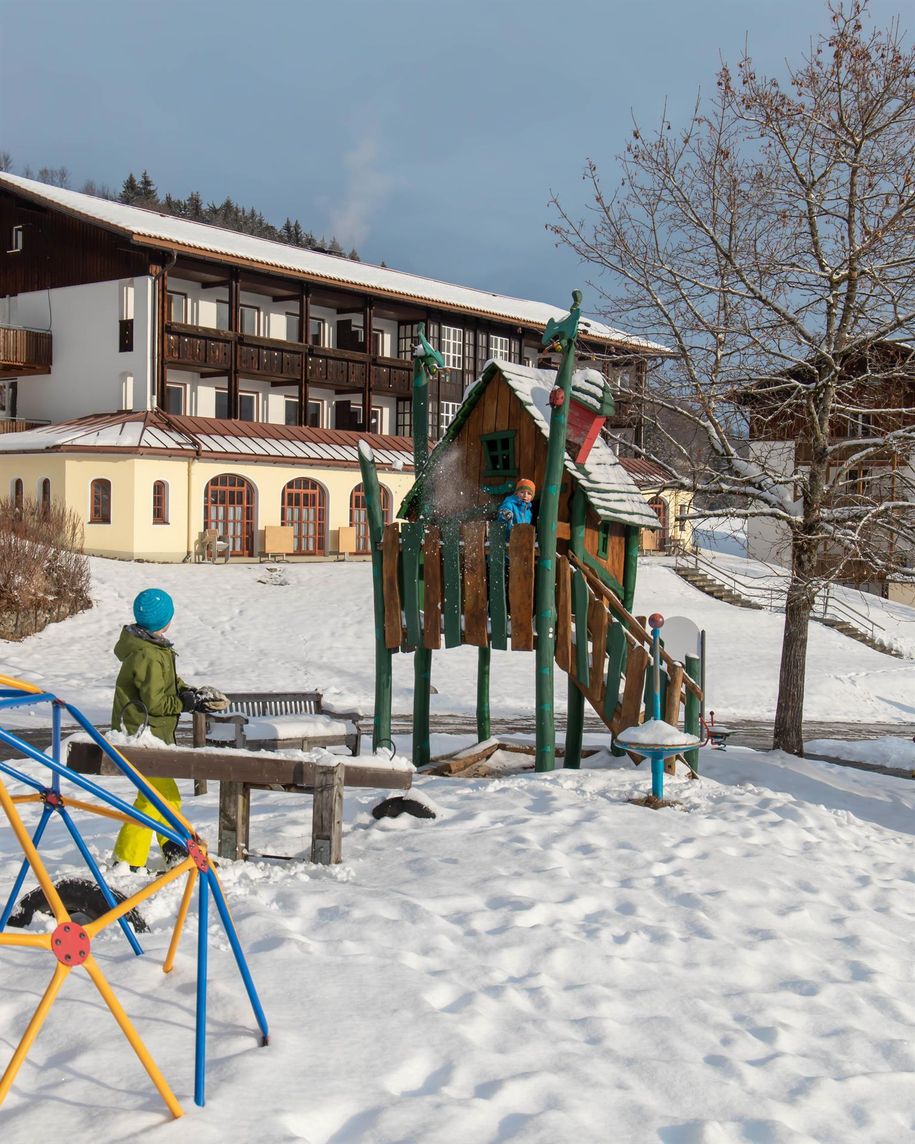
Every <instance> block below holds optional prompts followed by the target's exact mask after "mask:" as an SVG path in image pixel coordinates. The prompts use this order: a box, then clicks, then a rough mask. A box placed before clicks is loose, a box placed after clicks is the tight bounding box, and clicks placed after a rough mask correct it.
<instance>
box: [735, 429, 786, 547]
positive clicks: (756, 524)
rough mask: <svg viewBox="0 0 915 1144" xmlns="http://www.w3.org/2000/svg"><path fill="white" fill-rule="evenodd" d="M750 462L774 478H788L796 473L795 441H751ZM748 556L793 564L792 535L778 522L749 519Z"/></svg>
mask: <svg viewBox="0 0 915 1144" xmlns="http://www.w3.org/2000/svg"><path fill="white" fill-rule="evenodd" d="M747 459H748V460H750V461H756V463H757V464H758V465H760V466H761V467H763V468H764V469H765V470H766V472H767V473H771V474H772V475H773V476H784V477H788V476H789V475H790V474H791V473H793V472H794V471H795V464H794V442H793V441H750V442H748V443H747ZM747 556H749V557H750V558H751V559H752V560H762V561H765V562H766V563H768V564H783V565H784V566H785V567H786V568H787V567H790V564H791V533H790V532H789V530H788V529H787V528H786V527H785V526H784V525H783V524H782V523H781V522H780V521H778V520H774V519H773V518H772V517H768V516H751V517H749V518H748V520H747Z"/></svg>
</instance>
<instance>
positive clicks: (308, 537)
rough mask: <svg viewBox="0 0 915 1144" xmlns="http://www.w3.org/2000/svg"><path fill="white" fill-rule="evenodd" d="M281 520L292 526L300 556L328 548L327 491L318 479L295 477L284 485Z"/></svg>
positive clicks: (324, 551)
mask: <svg viewBox="0 0 915 1144" xmlns="http://www.w3.org/2000/svg"><path fill="white" fill-rule="evenodd" d="M282 522H283V524H286V525H291V526H292V528H293V529H294V537H295V551H296V552H297V553H298V555H300V556H324V555H325V553H326V552H327V493H326V492H325V491H324V489H323V487H322V486H321V485H319V484H318V482H317V481H311V480H309V479H308V477H297V478H296V479H295V480H294V481H290V482H289V484H288V485H286V486H285V487H284V489H283V504H282Z"/></svg>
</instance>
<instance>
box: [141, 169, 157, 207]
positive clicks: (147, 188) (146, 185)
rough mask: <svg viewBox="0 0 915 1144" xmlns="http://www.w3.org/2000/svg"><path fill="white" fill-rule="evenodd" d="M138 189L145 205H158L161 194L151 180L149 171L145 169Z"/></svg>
mask: <svg viewBox="0 0 915 1144" xmlns="http://www.w3.org/2000/svg"><path fill="white" fill-rule="evenodd" d="M137 189H138V191H139V194H140V198H141V200H142V201H143V202H144V203H157V202H158V201H159V192H158V190H157V189H156V184H155V183H154V182H153V181H152V179H151V178H150V175H149V171H147V170H145V169H144V171H143V174H142V175H141V176H140V182H139V184H138V187H137Z"/></svg>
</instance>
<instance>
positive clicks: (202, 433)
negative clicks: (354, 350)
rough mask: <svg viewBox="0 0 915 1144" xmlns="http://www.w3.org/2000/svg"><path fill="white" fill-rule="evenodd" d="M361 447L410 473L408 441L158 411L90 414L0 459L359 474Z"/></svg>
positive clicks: (22, 441) (34, 435)
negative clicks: (96, 457) (83, 457)
mask: <svg viewBox="0 0 915 1144" xmlns="http://www.w3.org/2000/svg"><path fill="white" fill-rule="evenodd" d="M360 440H365V441H367V442H368V443H369V445H371V447H372V451H373V453H374V455H375V459H376V461H377V462H378V464H379V465H381V466H382V467H387V468H393V469H396V470H401V469H412V467H413V444H412V441H410V440H409V439H408V438H406V437H387V436H381V435H380V434H377V433H365V434H363V433H354V432H350V431H348V430H342V429H312V428H309V427H306V426H297V425H271V424H261V423H257V422H252V421H226V420H222V419H217V418H214V417H178V416H176V415H174V414H170V413H162V412H161V411H149V412H142V411H141V412H126V413H96V414H93V415H91V416H89V417H80V418H77V419H76V420H73V421H62V422H60V423H59V424H57V425H45V426H42V427H41V428H39V429H29V430H27V431H25V432H22V433H3V434H0V453H40V452H46V451H50V452H57V453H81V452H104V453H111V452H117V451H119V450H125V451H127V452H130V453H135V454H136V453H141V454H157V455H163V454H165V455H169V456H184V455H187V456H193V457H198V458H201V459H204V460H210V459H226V458H234V459H239V460H245V461H258V460H264V461H268V460H269V461H273V462H276V461H285V462H286V463H287V464H290V465H297V464H298V465H311V466H323V467H327V468H340V467H350V466H357V465H358V464H359V452H358V445H359V442H360Z"/></svg>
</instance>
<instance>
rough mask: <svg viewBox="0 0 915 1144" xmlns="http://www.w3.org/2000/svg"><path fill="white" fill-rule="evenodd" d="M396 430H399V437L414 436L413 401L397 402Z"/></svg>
mask: <svg viewBox="0 0 915 1144" xmlns="http://www.w3.org/2000/svg"><path fill="white" fill-rule="evenodd" d="M396 432H397V436H398V437H412V436H413V402H412V401H398V402H397V426H396Z"/></svg>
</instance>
